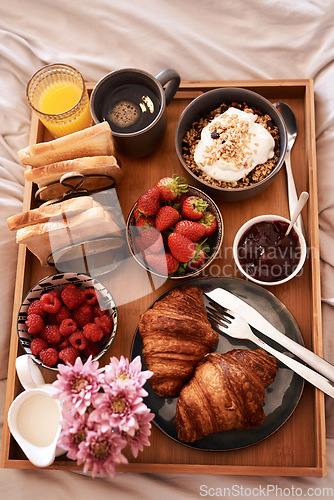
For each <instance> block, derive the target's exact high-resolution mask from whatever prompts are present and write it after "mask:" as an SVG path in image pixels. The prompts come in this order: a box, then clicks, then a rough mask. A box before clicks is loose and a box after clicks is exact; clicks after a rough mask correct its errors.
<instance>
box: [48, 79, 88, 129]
mask: <svg viewBox="0 0 334 500" xmlns="http://www.w3.org/2000/svg"><path fill="white" fill-rule="evenodd" d="M85 92H86V94H87V91H86V90H85ZM81 95H82V89H81V88H80V87H78V86H77V85H76V84H75V83H74V82H55V83H52V84H50V85H49V86H48V87H46V89H45V90H44V91H43V93H41V96H40V100H39V104H38V108H39V111H40V112H41V113H43V114H45V115H47V116H46V117H44V116H43V115H40V119H41V121H42V122H43V123H44V125H45V126H46V127H47V128H48V129H49V131H50V132H51V134H52V135H54V136H55V137H61V136H64V135H67V134H71V133H72V132H77V131H78V130H82V129H84V128H87V127H89V126H90V125H91V124H92V118H91V114H90V110H89V99H88V95H86V96H84V102H81V103H80V98H81ZM70 110H72V111H71V112H69V111H70ZM61 115H63V116H61ZM53 117H54V118H53Z"/></svg>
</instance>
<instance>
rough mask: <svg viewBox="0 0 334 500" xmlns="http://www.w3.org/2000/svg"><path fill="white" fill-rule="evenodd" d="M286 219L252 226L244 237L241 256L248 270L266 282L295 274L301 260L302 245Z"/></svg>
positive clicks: (239, 249) (241, 243) (252, 275)
mask: <svg viewBox="0 0 334 500" xmlns="http://www.w3.org/2000/svg"><path fill="white" fill-rule="evenodd" d="M288 226H289V224H288V223H286V222H284V221H279V220H276V221H273V222H271V221H269V222H266V221H263V222H258V223H257V224H254V225H253V226H251V227H250V228H249V229H248V230H247V231H246V232H245V233H244V234H243V236H242V237H241V239H240V242H239V247H238V257H239V261H240V264H241V266H242V268H243V269H244V270H245V272H246V273H247V274H248V275H249V276H251V277H253V278H255V279H257V280H259V281H264V282H270V281H274V282H275V281H280V280H283V279H285V278H287V277H288V276H290V274H292V273H293V271H294V270H295V269H296V267H297V265H298V262H299V260H300V255H301V253H300V245H299V238H298V235H297V233H296V231H295V230H294V229H293V228H292V229H291V231H290V233H289V234H288V236H285V233H286V230H287V228H288Z"/></svg>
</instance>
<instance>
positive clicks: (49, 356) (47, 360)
mask: <svg viewBox="0 0 334 500" xmlns="http://www.w3.org/2000/svg"><path fill="white" fill-rule="evenodd" d="M39 357H40V358H41V361H42V363H43V364H44V365H46V366H54V365H56V364H57V361H58V352H57V351H56V349H55V348H54V347H48V348H47V349H42V350H41V351H40V352H39Z"/></svg>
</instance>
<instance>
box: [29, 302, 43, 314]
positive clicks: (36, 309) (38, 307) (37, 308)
mask: <svg viewBox="0 0 334 500" xmlns="http://www.w3.org/2000/svg"><path fill="white" fill-rule="evenodd" d="M29 314H39V315H40V316H42V318H44V317H45V316H46V311H44V309H43V307H42V304H41V301H40V300H34V301H33V302H32V303H31V304H30V306H29V307H28V315H29Z"/></svg>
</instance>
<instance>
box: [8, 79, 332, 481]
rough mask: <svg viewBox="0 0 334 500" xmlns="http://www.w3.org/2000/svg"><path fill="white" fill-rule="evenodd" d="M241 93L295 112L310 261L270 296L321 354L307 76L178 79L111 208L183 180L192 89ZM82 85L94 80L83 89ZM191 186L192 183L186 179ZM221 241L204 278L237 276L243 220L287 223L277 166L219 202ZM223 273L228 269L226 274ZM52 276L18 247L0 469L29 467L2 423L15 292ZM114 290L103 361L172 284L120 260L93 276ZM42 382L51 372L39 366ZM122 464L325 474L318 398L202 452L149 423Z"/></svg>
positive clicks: (126, 163) (16, 350)
mask: <svg viewBox="0 0 334 500" xmlns="http://www.w3.org/2000/svg"><path fill="white" fill-rule="evenodd" d="M233 86H239V87H245V88H249V89H251V90H254V91H256V92H258V93H260V94H262V95H263V96H265V97H267V98H268V99H269V100H271V101H272V102H274V101H277V100H281V101H285V102H287V103H288V104H289V105H290V106H291V107H292V109H293V110H294V112H295V114H296V118H297V124H298V138H297V141H296V144H295V146H294V148H293V151H292V165H293V170H294V173H295V180H296V184H297V191H298V193H300V192H301V191H302V190H307V191H309V193H310V200H309V203H308V206H307V208H305V209H304V213H303V216H304V221H305V226H306V230H307V243H308V246H309V248H310V253H309V257H308V259H307V262H306V264H305V266H304V272H303V274H302V276H300V277H298V278H296V279H294V280H292V281H291V282H289V283H286V284H285V285H281V286H276V287H271V288H270V291H271V292H273V293H274V294H275V295H276V296H277V297H278V298H279V299H280V300H281V301H282V302H283V303H284V304H285V305H286V306H287V307H288V309H289V310H290V312H291V313H292V315H293V316H294V318H295V319H296V321H297V323H298V325H299V328H300V330H301V332H302V334H303V337H304V341H305V344H306V346H307V347H308V348H310V349H313V350H314V351H315V352H316V353H317V354H320V355H321V354H322V330H321V308H320V265H319V244H318V218H317V214H318V206H317V178H316V156H315V131H314V95H313V83H312V81H311V80H272V81H263V80H252V81H205V82H203V81H202V82H198V81H193V82H182V84H181V86H180V89H179V91H178V93H177V95H176V97H175V99H173V101H172V102H171V104H170V105H169V107H168V129H167V133H166V136H165V138H164V140H163V143H162V145H161V147H160V148H159V150H158V151H157V152H155V153H154V154H153V155H151V156H150V157H148V158H145V159H137V160H134V159H130V158H126V157H121V158H120V159H121V163H122V168H123V170H124V173H125V179H124V181H123V182H122V183H121V184H120V185H119V186H117V189H116V190H117V195H118V199H119V204H120V208H121V209H122V211H123V214H124V217H125V218H126V216H127V214H128V212H129V210H130V208H131V206H132V204H133V203H134V201H135V200H136V199H137V197H138V196H139V195H140V194H142V193H143V192H144V191H145V190H146V189H147V188H149V187H151V186H152V185H153V184H154V183H155V182H156V180H157V179H158V178H159V177H161V176H164V175H170V174H172V173H173V172H175V173H178V174H182V175H184V172H183V170H182V168H181V165H180V163H179V161H178V158H177V155H176V152H175V148H174V134H175V128H176V124H177V121H178V118H179V116H180V114H181V112H182V110H183V109H184V108H185V106H186V105H187V104H188V103H189V102H190V100H192V99H193V98H195V97H196V96H197V95H199V94H200V93H201V92H204V91H207V90H210V89H213V88H216V87H233ZM88 87H89V88H90V89H91V88H92V87H93V84H89V85H88ZM50 139H51V137H50V136H49V134H48V132H47V131H45V129H44V127H43V126H42V124H41V123H40V122H39V121H38V119H37V118H36V116H33V119H32V125H31V136H30V142H31V143H35V142H41V141H45V140H50ZM188 180H189V182H191V179H188ZM218 204H219V207H220V209H221V212H222V215H223V218H224V226H225V235H224V241H223V246H222V252H221V255H220V256H219V258H218V259H216V260H215V262H214V263H213V264H212V266H211V268H210V269H209V274H208V275H209V276H217V275H222V269H224V270H225V276H226V275H227V276H237V277H240V275H239V274H238V273H237V271H236V270H235V267H234V265H233V259H232V250H231V247H232V241H233V238H234V235H235V233H236V231H237V229H238V228H239V227H240V226H241V225H242V224H243V223H244V222H245V221H246V220H247V219H250V218H251V217H254V216H256V215H259V214H264V213H275V214H278V215H283V216H286V217H288V202H287V187H286V176H285V171H284V168H283V169H282V170H281V172H280V173H279V174H278V176H277V177H276V180H275V181H274V182H273V183H272V184H271V186H270V187H269V188H268V189H267V190H266V191H265V192H264V193H262V194H261V195H259V196H258V197H255V198H252V199H250V200H245V201H243V202H238V203H224V202H219V201H218ZM31 206H35V203H34V201H33V188H32V186H31V184H27V185H26V186H25V197H24V209H26V210H27V209H29V208H30V207H31ZM226 270H229V271H228V273H227V271H226ZM53 272H55V271H54V270H53V268H43V269H42V268H41V267H40V265H39V264H38V261H37V260H36V259H35V258H34V257H33V256H32V255H31V254H30V252H28V251H26V249H25V248H24V246H20V248H19V255H18V267H17V280H16V291H15V298H14V310H13V326H12V335H11V346H10V359H9V371H8V383H7V395H6V409H5V424H4V432H3V444H2V453H1V466H2V467H8V468H24V469H29V468H34V467H33V466H32V464H31V463H30V462H29V461H28V460H27V459H26V457H25V456H24V455H23V453H22V452H21V450H20V448H19V447H18V446H17V444H16V442H15V441H14V439H12V438H11V436H10V433H9V430H8V427H7V425H6V420H7V418H6V417H7V411H8V408H9V406H10V404H11V402H12V401H13V399H14V397H15V396H16V395H17V394H18V393H19V392H20V391H22V387H21V386H20V384H19V382H18V380H17V377H16V374H15V359H16V357H17V355H19V354H22V353H23V351H22V349H21V347H20V346H19V344H18V338H17V332H16V317H17V312H18V308H19V306H20V303H21V301H22V298H23V296H24V295H25V293H26V292H27V291H28V290H29V288H30V287H31V286H32V285H34V284H35V283H36V282H37V281H38V280H39V279H40V278H42V277H43V276H46V275H48V274H53ZM101 281H102V282H103V283H104V284H105V285H106V286H107V287H108V288H109V290H110V291H111V293H112V294H113V296H114V298H115V300H116V303H117V305H118V311H119V328H118V331H117V335H116V339H115V341H114V343H113V344H112V346H111V349H110V350H109V352H108V353H107V355H106V356H104V358H103V360H102V361H103V362H104V363H106V362H108V360H109V357H110V356H111V355H115V356H120V355H121V354H123V355H125V356H129V354H130V348H131V342H132V338H133V335H134V332H135V330H136V327H137V324H138V320H139V315H140V314H141V313H142V312H143V311H145V310H146V309H147V308H148V307H149V306H150V305H151V303H152V302H153V301H154V300H155V299H156V298H157V297H159V296H160V295H161V294H162V293H163V292H164V291H165V290H166V289H169V288H170V287H171V286H172V285H174V284H175V282H174V281H171V280H167V281H166V280H163V279H160V278H156V277H154V276H151V275H150V274H148V273H146V272H145V271H144V270H143V269H141V267H140V266H139V265H138V264H137V263H136V262H135V261H134V260H133V259H132V258H130V257H129V259H127V260H126V261H125V262H123V263H122V264H121V265H120V266H119V267H118V268H117V269H116V270H115V271H113V272H112V273H109V274H107V275H105V276H103V277H102V278H101ZM43 374H44V377H45V379H46V380H47V381H52V380H54V378H55V376H54V374H53V373H51V372H50V371H48V370H46V371H45V372H44V373H43ZM128 458H129V461H130V463H129V464H127V465H122V466H119V467H118V469H117V470H119V471H133V472H151V473H152V472H156V473H158V472H159V473H197V474H203V473H208V474H234V475H237V474H240V475H268V476H269V475H279V476H324V475H326V460H325V422H324V396H323V394H322V393H321V392H320V391H318V390H316V389H314V388H313V387H312V386H310V385H309V384H306V385H305V389H304V392H303V395H302V397H301V400H300V402H299V404H298V406H297V408H296V410H295V412H294V413H293V414H292V416H291V417H290V418H289V419H288V421H287V422H286V423H285V424H284V425H283V426H282V427H281V428H280V429H279V430H278V431H277V432H275V433H274V434H273V435H272V436H270V437H268V438H267V439H265V440H264V441H262V442H260V443H258V444H256V445H253V446H251V447H248V448H244V449H241V450H237V451H227V452H206V451H197V450H194V449H191V448H189V447H186V446H182V445H180V444H178V443H176V442H174V441H173V440H171V439H169V438H168V437H166V436H165V435H164V434H163V433H162V432H160V431H159V430H158V429H157V428H156V427H155V426H153V428H152V435H151V446H150V447H148V448H146V449H145V450H144V451H143V452H142V453H140V454H139V456H138V457H137V459H134V458H132V457H130V456H129V457H128ZM50 468H52V469H71V470H74V469H77V466H76V464H75V463H73V462H72V461H68V460H67V459H64V458H63V457H60V458H58V459H56V461H55V462H54V464H53V465H52V466H50Z"/></svg>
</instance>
